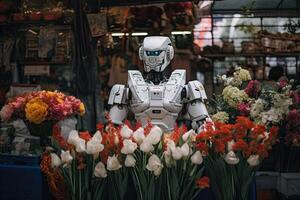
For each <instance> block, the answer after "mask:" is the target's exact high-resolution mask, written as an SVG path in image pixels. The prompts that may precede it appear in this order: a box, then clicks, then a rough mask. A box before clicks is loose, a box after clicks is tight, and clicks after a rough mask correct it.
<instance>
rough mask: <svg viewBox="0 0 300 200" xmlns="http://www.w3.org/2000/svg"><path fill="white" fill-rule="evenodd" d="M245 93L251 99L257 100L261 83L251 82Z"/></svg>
mask: <svg viewBox="0 0 300 200" xmlns="http://www.w3.org/2000/svg"><path fill="white" fill-rule="evenodd" d="M244 91H245V92H246V94H248V96H249V97H251V98H257V97H258V95H259V92H260V85H259V82H258V81H257V80H252V81H250V82H249V83H248V85H247V87H246V88H245V90H244Z"/></svg>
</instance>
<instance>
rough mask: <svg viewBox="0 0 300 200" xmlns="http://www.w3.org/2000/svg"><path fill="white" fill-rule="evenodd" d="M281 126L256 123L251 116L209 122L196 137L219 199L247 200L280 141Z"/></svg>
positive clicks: (212, 185)
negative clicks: (253, 183)
mask: <svg viewBox="0 0 300 200" xmlns="http://www.w3.org/2000/svg"><path fill="white" fill-rule="evenodd" d="M277 133H278V127H277V126H272V127H271V128H267V126H265V125H263V124H255V123H253V121H251V120H250V119H249V118H248V117H245V116H238V117H237V118H236V122H235V123H232V124H225V123H221V122H216V123H215V124H214V125H213V124H212V123H208V124H206V128H205V130H204V131H203V132H202V133H200V134H199V135H197V136H196V144H195V145H196V148H197V149H198V150H199V151H200V152H201V153H202V155H204V166H205V170H206V171H207V173H208V177H209V179H210V183H211V188H212V190H213V193H214V195H215V198H216V199H217V200H232V199H235V200H247V199H248V191H249V186H250V183H251V182H252V180H253V179H254V174H255V171H256V170H258V168H259V165H260V163H261V162H262V160H263V159H264V158H266V157H267V156H268V151H269V150H270V149H271V147H272V145H273V144H274V143H275V142H276V137H277Z"/></svg>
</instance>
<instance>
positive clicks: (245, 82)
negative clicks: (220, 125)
mask: <svg viewBox="0 0 300 200" xmlns="http://www.w3.org/2000/svg"><path fill="white" fill-rule="evenodd" d="M222 80H223V81H224V84H225V88H224V89H223V92H222V94H221V95H219V96H217V97H216V98H215V99H214V100H213V102H212V105H213V107H212V108H213V109H212V110H214V113H213V115H212V116H213V117H212V118H213V120H214V121H220V122H230V123H234V122H235V120H236V117H237V116H240V115H243V116H246V117H249V118H251V120H253V121H254V122H255V123H256V124H260V123H264V124H267V125H268V126H272V125H279V124H282V122H284V121H285V117H286V115H287V113H288V112H289V111H290V109H291V105H292V104H293V102H295V101H297V99H298V98H297V97H298V95H295V93H294V92H293V91H292V90H291V88H292V85H291V84H293V82H292V81H290V82H286V81H281V82H278V83H277V85H276V86H275V87H273V88H270V87H268V86H267V85H263V84H261V83H260V82H259V81H257V80H251V76H250V73H249V72H248V71H247V70H245V69H241V68H237V69H236V71H235V72H234V74H233V76H232V77H226V76H222ZM214 114H215V115H214ZM227 116H228V118H227Z"/></svg>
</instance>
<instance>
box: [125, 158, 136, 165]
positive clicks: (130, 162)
mask: <svg viewBox="0 0 300 200" xmlns="http://www.w3.org/2000/svg"><path fill="white" fill-rule="evenodd" d="M135 163H136V160H135V158H134V157H133V155H127V156H126V159H125V166H126V167H134V166H135Z"/></svg>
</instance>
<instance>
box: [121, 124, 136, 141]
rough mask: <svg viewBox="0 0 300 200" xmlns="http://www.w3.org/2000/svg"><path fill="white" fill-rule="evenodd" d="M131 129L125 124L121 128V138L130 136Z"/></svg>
mask: <svg viewBox="0 0 300 200" xmlns="http://www.w3.org/2000/svg"><path fill="white" fill-rule="evenodd" d="M132 133H133V131H132V130H131V129H130V128H129V127H128V126H127V125H126V124H125V125H123V126H122V128H121V136H122V137H123V138H130V137H131V135H132Z"/></svg>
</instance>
